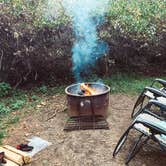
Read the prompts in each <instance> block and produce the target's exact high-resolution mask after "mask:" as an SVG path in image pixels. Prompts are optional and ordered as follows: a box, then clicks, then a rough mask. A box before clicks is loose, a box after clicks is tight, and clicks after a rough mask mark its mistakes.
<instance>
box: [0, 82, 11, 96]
mask: <svg viewBox="0 0 166 166" xmlns="http://www.w3.org/2000/svg"><path fill="white" fill-rule="evenodd" d="M11 89H12V88H11V86H10V85H9V84H7V83H5V82H1V83H0V97H5V96H7V95H9V93H10V91H11Z"/></svg>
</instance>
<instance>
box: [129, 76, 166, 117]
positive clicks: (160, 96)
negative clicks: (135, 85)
mask: <svg viewBox="0 0 166 166" xmlns="http://www.w3.org/2000/svg"><path fill="white" fill-rule="evenodd" d="M156 83H159V84H160V85H162V88H161V89H157V88H155V87H154V86H155V84H156ZM150 99H155V100H159V101H162V102H164V103H166V81H165V80H162V79H155V80H154V81H153V83H152V84H151V86H150V87H145V88H144V90H143V91H142V93H141V94H140V95H139V97H138V99H137V101H136V103H135V105H134V108H133V111H132V114H131V117H132V118H134V117H136V116H137V115H138V114H139V113H141V111H142V108H143V107H144V106H145V105H146V104H147V102H148V101H149V100H150Z"/></svg>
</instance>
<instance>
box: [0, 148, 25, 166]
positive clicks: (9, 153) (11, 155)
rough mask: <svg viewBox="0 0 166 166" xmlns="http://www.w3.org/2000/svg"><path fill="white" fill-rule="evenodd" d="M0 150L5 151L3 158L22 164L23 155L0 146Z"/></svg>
mask: <svg viewBox="0 0 166 166" xmlns="http://www.w3.org/2000/svg"><path fill="white" fill-rule="evenodd" d="M0 152H4V153H5V158H7V159H9V160H11V161H13V162H15V163H17V164H18V165H20V166H22V165H23V164H24V160H23V157H22V156H20V155H19V154H16V153H14V152H12V151H10V150H8V149H5V148H2V147H0Z"/></svg>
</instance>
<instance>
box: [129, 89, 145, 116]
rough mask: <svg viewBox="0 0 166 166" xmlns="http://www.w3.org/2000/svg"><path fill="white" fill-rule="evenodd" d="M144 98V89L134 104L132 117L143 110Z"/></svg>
mask: <svg viewBox="0 0 166 166" xmlns="http://www.w3.org/2000/svg"><path fill="white" fill-rule="evenodd" d="M144 99H145V95H144V91H143V92H142V93H141V94H140V96H139V97H138V99H137V101H136V103H135V105H134V108H133V111H132V113H131V118H134V117H136V116H137V115H138V113H140V112H141V110H142V106H143V102H144ZM137 107H140V108H139V110H138V111H137V110H136V108H137Z"/></svg>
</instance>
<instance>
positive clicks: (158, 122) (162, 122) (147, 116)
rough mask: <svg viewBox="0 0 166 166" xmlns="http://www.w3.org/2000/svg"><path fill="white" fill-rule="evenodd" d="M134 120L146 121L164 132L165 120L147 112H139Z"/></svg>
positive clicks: (165, 129)
mask: <svg viewBox="0 0 166 166" xmlns="http://www.w3.org/2000/svg"><path fill="white" fill-rule="evenodd" d="M135 121H139V122H143V123H147V124H149V125H151V126H154V127H156V128H159V129H161V130H163V131H164V132H165V131H166V121H165V120H160V119H158V118H156V117H154V116H152V115H150V114H147V113H141V114H140V115H138V116H137V117H136V119H135V120H134V122H135Z"/></svg>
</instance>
